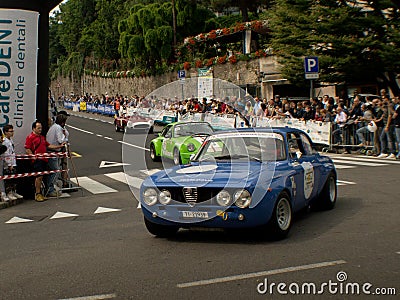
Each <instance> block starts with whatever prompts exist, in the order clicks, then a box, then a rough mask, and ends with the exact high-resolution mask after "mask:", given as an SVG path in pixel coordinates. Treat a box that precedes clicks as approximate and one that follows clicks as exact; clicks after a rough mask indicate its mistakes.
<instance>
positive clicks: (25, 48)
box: [0, 9, 39, 153]
mask: <svg viewBox="0 0 400 300" xmlns="http://www.w3.org/2000/svg"><path fill="white" fill-rule="evenodd" d="M38 20H39V13H38V12H33V11H26V10H17V9H0V127H1V128H3V127H4V126H5V125H7V124H11V125H13V126H14V129H15V131H16V136H15V139H14V142H15V148H16V152H17V153H18V152H24V148H23V146H24V142H25V138H26V136H27V135H28V134H29V133H30V132H31V124H32V122H33V121H34V120H35V118H36V84H37V58H38Z"/></svg>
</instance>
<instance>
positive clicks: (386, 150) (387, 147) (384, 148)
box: [378, 97, 395, 158]
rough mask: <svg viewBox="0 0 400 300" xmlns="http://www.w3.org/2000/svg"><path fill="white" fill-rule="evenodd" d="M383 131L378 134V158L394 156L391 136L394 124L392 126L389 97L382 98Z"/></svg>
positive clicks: (391, 106) (391, 110) (391, 108)
mask: <svg viewBox="0 0 400 300" xmlns="http://www.w3.org/2000/svg"><path fill="white" fill-rule="evenodd" d="M382 110H383V115H382V117H383V118H382V121H383V126H384V128H383V131H382V133H381V136H380V140H381V154H380V155H379V156H378V158H386V157H387V158H395V155H394V148H393V146H394V138H393V135H394V133H393V131H394V126H392V116H393V113H394V109H393V104H392V103H391V102H390V100H389V98H387V97H385V98H383V106H382Z"/></svg>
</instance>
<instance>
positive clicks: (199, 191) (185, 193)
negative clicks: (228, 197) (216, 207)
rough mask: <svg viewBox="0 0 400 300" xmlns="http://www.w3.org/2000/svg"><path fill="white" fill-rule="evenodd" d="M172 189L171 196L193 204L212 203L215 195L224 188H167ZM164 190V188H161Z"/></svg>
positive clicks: (175, 199)
mask: <svg viewBox="0 0 400 300" xmlns="http://www.w3.org/2000/svg"><path fill="white" fill-rule="evenodd" d="M165 189H167V190H169V191H170V193H171V197H172V199H173V200H174V201H177V202H181V203H188V204H189V205H191V206H193V205H195V204H198V203H202V202H206V201H210V200H211V201H210V204H211V203H213V202H214V198H215V196H217V194H218V193H219V192H220V191H221V190H222V188H201V187H200V188H197V187H184V188H181V187H179V188H178V187H177V188H165ZM159 190H163V188H159Z"/></svg>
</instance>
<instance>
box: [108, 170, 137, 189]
mask: <svg viewBox="0 0 400 300" xmlns="http://www.w3.org/2000/svg"><path fill="white" fill-rule="evenodd" d="M104 175H105V176H107V177H109V178H111V179H114V180H117V181H119V182H122V183H125V184H128V185H129V186H131V187H134V188H137V189H139V188H140V186H141V184H142V182H143V179H141V178H138V177H133V176H130V175H127V174H125V173H124V172H116V173H108V174H104Z"/></svg>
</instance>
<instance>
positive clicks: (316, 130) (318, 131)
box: [253, 118, 331, 145]
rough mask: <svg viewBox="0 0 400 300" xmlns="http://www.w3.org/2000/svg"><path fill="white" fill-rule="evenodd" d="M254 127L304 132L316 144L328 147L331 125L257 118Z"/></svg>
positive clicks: (287, 119)
mask: <svg viewBox="0 0 400 300" xmlns="http://www.w3.org/2000/svg"><path fill="white" fill-rule="evenodd" d="M253 122H255V127H285V126H287V127H292V128H297V129H300V130H303V131H304V132H306V133H307V134H308V135H309V136H310V138H311V140H312V141H313V142H314V143H316V144H324V145H329V143H330V136H331V123H330V122H320V121H307V122H305V121H301V120H299V119H289V118H286V119H270V118H257V120H253Z"/></svg>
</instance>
